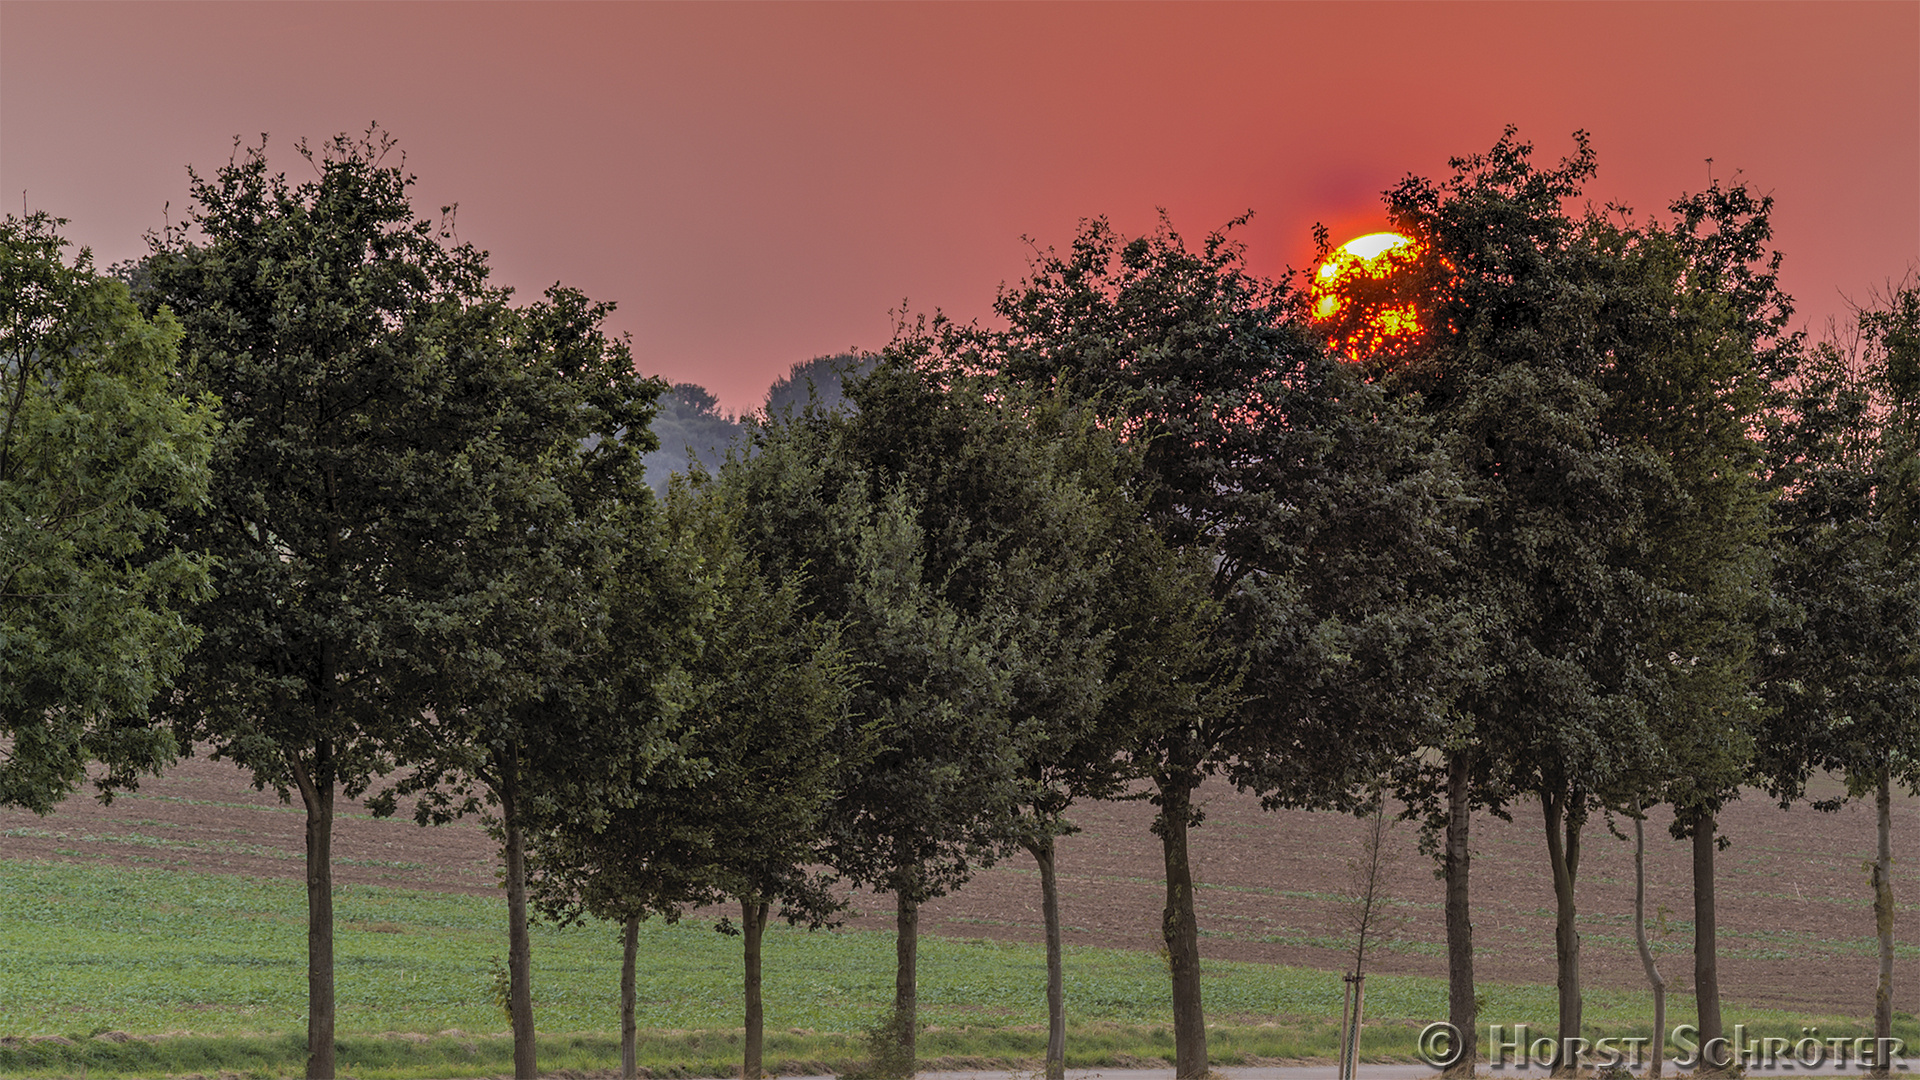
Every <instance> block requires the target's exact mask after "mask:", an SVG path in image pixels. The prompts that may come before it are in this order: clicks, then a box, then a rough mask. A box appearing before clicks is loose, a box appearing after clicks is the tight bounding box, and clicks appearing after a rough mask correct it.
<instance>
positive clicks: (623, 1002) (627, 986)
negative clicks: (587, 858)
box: [620, 915, 640, 1080]
mask: <svg viewBox="0 0 1920 1080" xmlns="http://www.w3.org/2000/svg"><path fill="white" fill-rule="evenodd" d="M621 945H622V946H623V947H622V949H621V957H620V1080H639V1077H640V1054H639V1048H638V1047H637V1046H636V1045H635V1043H636V1042H638V1038H639V1032H638V1025H637V1024H636V1023H635V1022H634V1015H633V1011H634V997H635V994H634V966H635V965H636V964H637V963H638V961H639V959H640V917H639V916H638V915H633V916H629V917H628V918H627V926H626V930H625V931H624V932H623V933H622V934H621Z"/></svg>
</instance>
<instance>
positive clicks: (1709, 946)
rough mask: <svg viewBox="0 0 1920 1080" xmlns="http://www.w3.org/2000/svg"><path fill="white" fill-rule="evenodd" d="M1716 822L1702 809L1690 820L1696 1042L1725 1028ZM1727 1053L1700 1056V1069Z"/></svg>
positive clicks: (1715, 1066)
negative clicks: (1711, 1058) (1715, 860)
mask: <svg viewBox="0 0 1920 1080" xmlns="http://www.w3.org/2000/svg"><path fill="white" fill-rule="evenodd" d="M1717 830H1718V825H1717V823H1716V822H1715V821H1714V816H1713V814H1712V813H1710V812H1708V811H1705V810H1702V811H1701V812H1699V813H1698V814H1696V815H1695V816H1694V820H1693V999H1694V1004H1695V1005H1696V1006H1697V1007H1698V1009H1699V1016H1698V1022H1697V1023H1696V1024H1695V1026H1696V1027H1698V1028H1699V1029H1700V1045H1701V1046H1702V1047H1705V1046H1708V1045H1710V1044H1712V1040H1714V1039H1718V1038H1721V1037H1722V1036H1723V1035H1724V1034H1725V1031H1726V1029H1725V1028H1724V1027H1723V1026H1722V1025H1721V1023H1720V960H1719V947H1718V945H1717V943H1716V942H1715V941H1714V936H1715V933H1716V930H1715V927H1714V908H1715V901H1714V898H1713V853H1714V850H1715V846H1716V845H1715V844H1714V837H1715V834H1716V832H1717ZM1732 1062H1733V1057H1732V1055H1731V1054H1727V1055H1725V1059H1724V1060H1721V1061H1708V1060H1706V1059H1704V1058H1702V1060H1701V1062H1700V1065H1701V1069H1702V1070H1704V1071H1706V1072H1718V1071H1720V1070H1723V1069H1725V1068H1726V1067H1727V1066H1728V1065H1730V1064H1732Z"/></svg>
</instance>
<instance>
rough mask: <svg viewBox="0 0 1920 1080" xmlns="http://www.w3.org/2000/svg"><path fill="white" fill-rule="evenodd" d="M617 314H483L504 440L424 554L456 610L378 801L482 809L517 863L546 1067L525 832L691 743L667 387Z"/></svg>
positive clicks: (426, 669)
mask: <svg viewBox="0 0 1920 1080" xmlns="http://www.w3.org/2000/svg"><path fill="white" fill-rule="evenodd" d="M612 310H613V306H612V305H611V304H606V303H595V302H593V301H590V300H588V299H587V298H586V297H585V296H582V295H581V294H580V293H578V292H576V291H574V290H571V289H565V288H562V287H560V286H554V287H553V288H550V289H548V290H547V293H546V296H545V298H544V299H543V300H541V301H539V302H536V303H534V304H530V305H528V306H526V307H525V308H522V309H518V310H511V309H505V308H503V307H500V306H497V305H496V306H495V307H493V308H491V309H490V310H489V311H488V312H487V313H486V314H488V315H489V316H490V317H491V320H492V325H493V327H494V332H493V333H492V334H491V335H490V337H491V340H493V341H495V342H499V343H501V345H502V347H500V348H498V349H497V352H498V353H499V355H500V358H501V361H500V362H501V363H503V365H504V367H505V369H506V370H507V371H509V372H511V373H512V379H511V381H510V382H509V383H508V384H507V385H504V386H501V387H499V389H498V391H497V394H498V396H497V398H496V399H495V407H496V408H497V410H498V412H497V419H496V422H495V425H494V428H493V430H492V431H491V432H490V433H489V436H488V437H487V438H486V439H485V440H484V441H481V442H476V443H475V444H473V445H472V446H470V448H469V451H468V454H467V456H466V458H465V461H464V462H463V465H464V466H465V468H466V469H468V470H469V472H470V477H471V479H470V480H469V481H468V482H469V483H470V484H471V485H472V486H471V487H470V488H469V490H467V491H466V492H465V493H464V494H465V495H466V497H467V498H469V499H471V500H473V501H472V503H471V506H472V509H473V510H474V511H477V512H478V513H477V515H476V517H475V518H474V519H472V520H471V523H470V525H469V527H468V528H467V529H466V530H465V531H464V532H463V533H462V534H461V535H460V536H459V537H458V538H457V542H455V543H446V544H441V545H439V547H438V549H437V550H434V551H431V552H423V553H422V556H423V557H430V558H431V559H432V560H433V564H434V565H433V570H432V575H433V576H432V578H431V581H430V584H429V586H428V588H429V589H430V590H433V591H434V592H435V593H436V594H439V595H447V596H457V597H459V599H460V600H461V601H462V607H461V610H460V612H459V615H458V618H457V619H448V620H445V621H442V622H440V623H437V624H434V625H431V626H423V627H419V628H410V629H409V634H410V635H412V636H413V638H414V639H415V640H417V641H418V646H419V649H420V651H421V652H423V653H426V654H430V655H432V656H434V657H435V662H434V663H432V664H430V665H423V666H421V667H419V668H417V669H416V670H414V671H412V672H409V673H408V675H407V676H406V678H407V681H408V685H409V686H410V687H418V689H417V690H416V691H415V692H417V693H420V694H422V695H424V696H426V698H427V699H428V700H429V701H430V703H431V709H430V710H429V711H428V712H427V713H425V714H424V715H422V716H421V717H420V718H419V719H417V720H416V721H414V722H413V723H412V724H410V725H409V726H408V728H407V730H406V731H405V732H403V733H401V735H400V736H399V738H398V741H397V742H396V746H397V747H398V748H399V750H400V753H401V757H402V758H403V760H404V762H405V763H406V764H407V765H408V766H409V772H408V775H407V776H406V777H405V778H403V779H402V780H401V781H400V782H399V783H398V784H396V785H395V786H394V787H393V788H392V789H391V790H389V791H388V792H385V793H383V795H382V797H381V799H380V801H379V803H378V804H377V805H376V812H390V811H391V809H392V808H393V806H394V804H395V801H396V800H397V799H398V798H400V797H405V796H418V800H417V801H416V803H415V817H416V820H419V821H420V822H421V823H422V824H426V823H438V822H444V821H446V820H448V819H450V818H453V817H459V816H462V815H465V814H472V813H476V812H482V811H483V808H484V809H485V810H486V812H487V813H488V816H489V817H490V818H491V821H490V824H492V825H493V827H494V829H495V831H496V833H497V835H498V836H499V838H500V840H501V844H502V854H503V856H504V860H505V863H506V881H505V884H506V889H507V918H508V940H509V947H508V961H507V964H508V972H509V1010H510V1012H511V1014H512V1019H513V1034H514V1070H515V1073H516V1075H517V1076H519V1077H522V1078H531V1077H533V1076H535V1075H537V1072H538V1063H537V1055H536V1046H535V1032H534V1021H533V998H532V974H531V965H532V958H531V945H530V941H529V938H528V935H527V878H526V835H527V829H528V827H529V826H530V825H533V824H535V823H538V822H540V821H543V820H550V819H551V818H552V817H554V816H555V814H557V813H559V812H560V811H559V808H562V807H564V808H566V809H565V812H566V813H567V814H569V815H574V816H585V817H588V818H589V819H590V820H595V821H599V820H603V819H604V815H605V814H606V813H608V812H609V811H610V810H611V809H613V808H617V807H619V806H621V805H623V804H624V803H626V802H628V801H629V800H630V798H631V796H630V790H631V785H632V784H634V783H636V782H640V781H642V780H644V778H645V776H646V774H647V772H648V771H649V770H651V769H652V768H654V767H656V766H658V765H659V764H660V763H662V762H663V761H667V760H670V759H671V757H672V755H673V754H674V752H675V750H676V747H675V746H674V744H673V742H672V740H671V738H670V734H671V733H670V731H669V729H668V726H667V722H666V719H665V718H664V717H663V716H661V715H660V714H659V712H658V711H657V709H656V708H655V699H656V691H655V685H656V683H657V681H658V679H659V678H660V676H661V669H662V667H663V665H664V663H666V662H669V661H670V659H671V656H672V655H673V654H672V652H671V651H670V649H669V648H668V647H667V645H666V644H665V643H664V642H663V639H664V638H668V637H670V636H671V635H672V634H674V633H675V624H676V620H678V619H679V618H680V617H681V615H682V614H683V608H682V606H681V604H680V599H681V597H682V596H683V594H684V592H685V590H686V588H687V585H686V583H685V582H684V581H682V580H680V579H678V578H676V577H675V576H674V575H672V574H671V573H670V572H669V568H670V567H671V563H670V562H669V561H668V560H667V559H666V557H665V554H664V551H663V543H662V538H661V535H660V527H659V523H658V520H657V517H658V515H657V514H656V513H655V512H654V509H653V500H652V496H651V492H650V491H649V490H648V488H647V486H646V483H645V480H644V479H643V471H642V460H643V455H644V454H645V453H646V452H647V451H649V450H652V449H653V448H654V446H655V445H656V444H655V442H654V440H653V438H652V436H651V434H650V433H649V432H648V430H647V423H648V420H649V419H650V417H651V415H652V404H653V400H654V396H655V395H656V394H657V393H658V392H659V390H660V389H661V388H660V386H659V384H658V383H656V382H653V381H652V380H647V379H643V378H642V377H640V376H639V375H638V374H637V373H635V371H634V367H633V357H632V354H631V351H630V349H629V347H628V344H627V342H626V341H625V340H624V339H616V338H609V337H608V336H607V335H606V334H605V332H604V331H603V330H602V328H601V327H602V324H603V323H604V321H605V320H606V318H607V316H608V315H609V314H611V312H612Z"/></svg>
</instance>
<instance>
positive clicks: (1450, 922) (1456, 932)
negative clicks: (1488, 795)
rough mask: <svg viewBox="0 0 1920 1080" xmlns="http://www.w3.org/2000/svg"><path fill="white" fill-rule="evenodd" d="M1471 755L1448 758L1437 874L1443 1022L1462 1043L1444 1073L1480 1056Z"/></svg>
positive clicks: (1462, 1073)
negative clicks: (1443, 912) (1442, 889)
mask: <svg viewBox="0 0 1920 1080" xmlns="http://www.w3.org/2000/svg"><path fill="white" fill-rule="evenodd" d="M1472 776H1473V758H1472V756H1471V752H1470V751H1467V750H1456V751H1454V752H1453V754H1451V755H1450V756H1449V757H1448V758H1447V849H1446V854H1445V856H1444V862H1443V864H1442V872H1443V873H1444V874H1445V875H1446V879H1447V1022H1448V1023H1451V1024H1452V1025H1453V1028H1454V1030H1455V1031H1456V1032H1458V1034H1459V1039H1460V1043H1461V1045H1460V1046H1459V1048H1458V1053H1457V1056H1456V1059H1455V1061H1454V1063H1453V1064H1452V1065H1450V1066H1448V1067H1447V1071H1446V1075H1447V1076H1449V1077H1467V1076H1472V1075H1473V1074H1474V1069H1475V1067H1476V1066H1477V1064H1478V1062H1479V1058H1480V1036H1479V1034H1478V1031H1477V1030H1476V1029H1477V1026H1478V1025H1479V1023H1480V1016H1479V1006H1478V1005H1477V1004H1476V1003H1475V1001H1474V997H1473V914H1472V911H1471V909H1470V908H1469V906H1468V898H1469V896H1470V893H1469V891H1468V883H1469V872H1470V871H1471V870H1472V867H1473V849H1472V847H1471V846H1470V845H1469V840H1470V839H1471V837H1470V835H1469V830H1470V828H1471V826H1472V823H1473V807H1472V803H1471V795H1472V784H1471V781H1472Z"/></svg>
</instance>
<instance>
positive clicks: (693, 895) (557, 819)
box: [530, 479, 872, 925]
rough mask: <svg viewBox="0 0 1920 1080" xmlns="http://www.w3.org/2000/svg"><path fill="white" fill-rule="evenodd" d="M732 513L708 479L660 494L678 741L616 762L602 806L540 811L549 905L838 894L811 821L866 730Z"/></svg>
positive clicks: (843, 680)
mask: <svg viewBox="0 0 1920 1080" xmlns="http://www.w3.org/2000/svg"><path fill="white" fill-rule="evenodd" d="M742 512H743V510H742V507H741V506H740V505H739V503H738V499H737V493H736V492H735V491H733V490H732V489H731V488H729V487H728V486H726V485H725V484H723V483H705V484H701V485H699V486H695V485H692V484H689V483H688V482H687V481H685V480H684V479H682V480H677V481H676V482H675V485H674V487H673V488H672V490H671V491H670V493H669V496H668V500H667V509H666V534H667V537H666V543H667V545H668V546H669V548H670V550H671V556H670V557H671V559H672V560H673V561H672V564H671V571H670V573H671V575H672V576H674V577H676V578H678V579H681V580H685V581H689V582H693V583H695V584H694V586H693V602H692V603H689V604H687V605H686V606H685V608H684V610H683V612H682V614H681V616H680V618H681V623H680V627H679V629H680V632H681V634H682V635H683V637H682V640H683V641H684V643H685V644H684V647H683V648H682V649H680V650H679V651H678V652H677V653H676V654H675V655H674V656H673V658H672V667H671V670H670V671H669V672H668V673H667V674H666V675H665V676H664V678H663V679H662V680H661V683H662V689H661V693H660V709H661V711H662V717H663V722H664V725H665V728H666V730H667V731H668V732H669V733H670V736H669V737H670V738H671V739H673V740H674V741H675V744H676V746H677V748H678V753H677V756H676V757H675V758H674V759H673V760H672V761H670V762H665V763H662V764H661V765H659V766H658V767H656V768H654V769H653V770H652V771H651V772H650V773H645V774H642V773H639V772H635V773H633V774H631V776H630V778H629V779H630V781H631V784H630V786H629V788H628V789H627V790H625V791H624V792H623V793H622V795H621V798H620V803H619V805H618V807H617V808H615V809H613V810H611V811H610V812H609V813H608V814H607V815H605V816H604V817H601V818H598V819H596V818H593V817H591V816H581V815H578V814H571V813H562V814H558V815H553V816H551V817H550V818H549V819H547V820H545V821H543V822H542V825H541V827H540V829H539V830H538V831H537V832H536V833H535V835H534V837H533V844H532V851H531V860H532V862H531V871H530V879H531V885H532V887H533V890H534V896H535V899H536V901H537V902H538V903H539V904H540V905H541V907H542V908H543V909H545V910H546V911H548V912H549V913H551V914H553V915H555V916H556V917H559V918H561V919H572V918H577V917H579V916H580V915H581V914H583V913H586V912H591V913H593V914H594V915H596V916H598V917H600V918H603V919H608V920H611V921H615V922H618V921H623V920H624V919H626V918H628V917H630V916H632V917H642V918H644V917H647V916H649V915H653V914H662V915H666V916H668V917H669V918H675V917H678V915H679V914H680V913H681V911H682V910H683V909H685V908H686V907H688V906H691V905H698V904H708V903H716V902H719V901H721V900H724V899H728V898H735V897H748V896H754V897H760V898H764V899H767V900H771V901H773V902H775V903H776V904H778V905H779V906H781V907H782V908H783V909H784V911H785V913H786V915H787V917H788V918H789V919H793V920H804V921H806V922H808V923H810V924H814V925H818V924H819V923H821V922H822V921H824V920H826V919H827V918H829V917H830V916H831V914H832V913H833V912H834V911H835V910H836V909H837V908H838V907H839V906H840V905H839V902H838V901H837V900H836V899H835V898H834V897H833V896H832V895H831V893H830V892H829V891H828V889H827V881H826V880H825V879H824V878H823V877H822V876H821V875H820V873H819V872H818V870H817V866H816V864H817V863H818V861H819V857H820V847H821V844H822V840H823V837H822V829H823V821H824V817H825V814H826V813H827V810H828V808H829V807H830V806H831V804H832V801H833V799H834V798H835V797H836V796H837V795H838V793H839V791H840V787H841V785H842V783H843V778H844V777H845V776H846V775H848V774H849V773H850V772H852V771H854V770H857V769H859V768H860V767H861V766H862V765H863V764H864V763H865V761H866V759H867V757H868V756H869V755H870V754H871V750H872V747H871V745H870V743H871V738H870V734H869V732H868V731H867V729H866V725H864V724H862V723H861V722H859V721H858V720H857V719H856V718H855V717H854V716H853V715H852V714H851V713H850V712H849V709H848V698H849V694H850V692H851V688H852V681H853V679H852V674H851V671H850V668H849V664H848V660H847V658H846V655H845V652H844V649H843V648H842V646H841V644H840V635H839V632H838V628H837V627H836V626H835V625H834V624H832V623H831V622H828V621H826V620H825V619H822V618H820V617H818V616H808V615H806V614H805V613H804V612H803V611H802V610H801V608H802V587H803V583H804V578H803V577H800V576H794V575H790V576H788V577H787V578H786V579H784V580H780V581H774V580H770V579H769V578H768V577H767V576H766V575H765V574H763V573H762V572H761V570H760V569H759V567H758V566H757V565H756V563H755V560H754V558H753V555H752V554H751V552H749V551H748V550H747V549H746V548H744V547H743V546H742V545H741V544H740V543H739V542H738V538H737V536H736V530H737V522H738V519H739V517H740V515H741V513H742Z"/></svg>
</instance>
